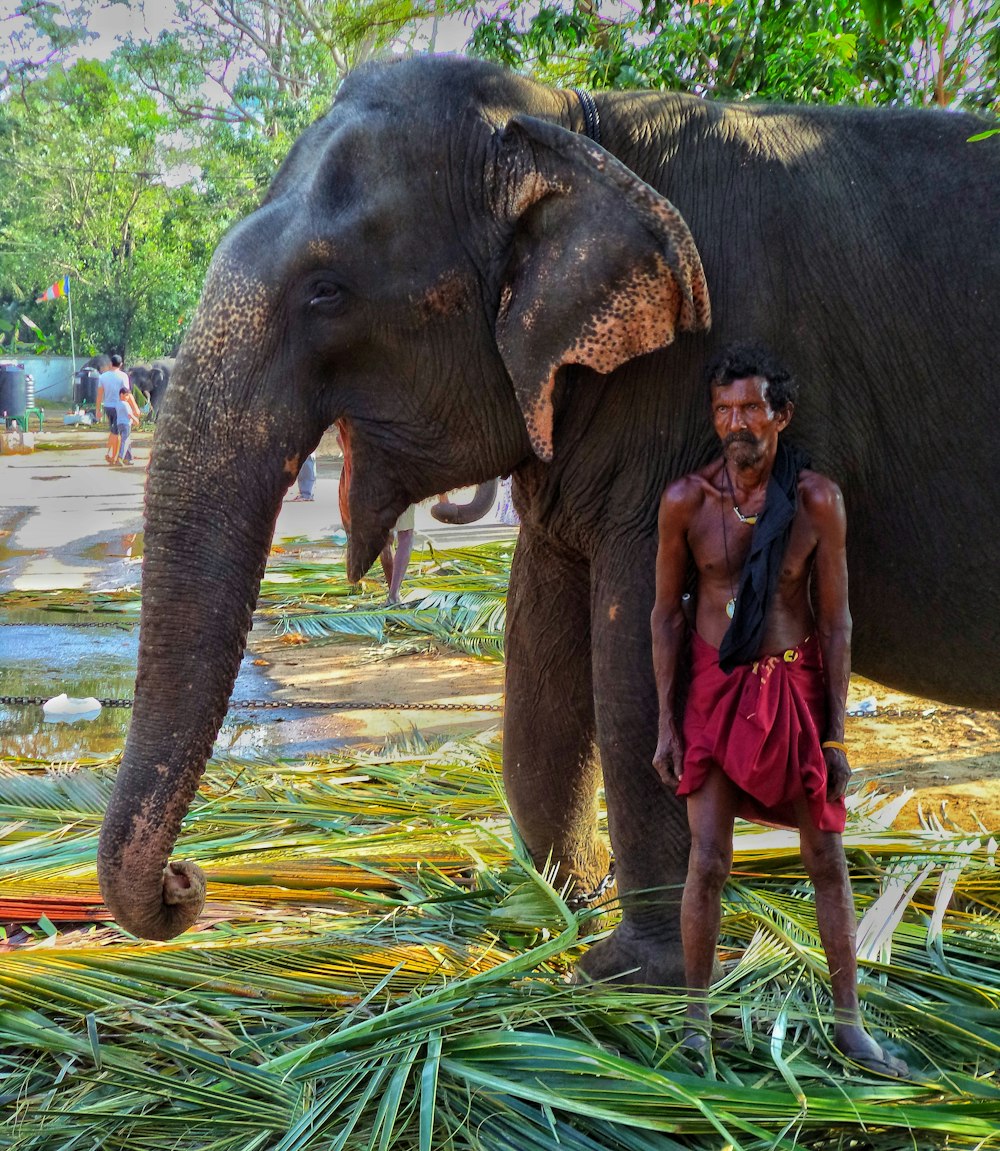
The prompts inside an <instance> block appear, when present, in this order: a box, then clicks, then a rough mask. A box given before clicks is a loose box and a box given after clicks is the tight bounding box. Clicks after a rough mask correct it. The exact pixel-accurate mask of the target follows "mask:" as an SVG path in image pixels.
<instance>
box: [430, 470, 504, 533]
mask: <svg viewBox="0 0 1000 1151" xmlns="http://www.w3.org/2000/svg"><path fill="white" fill-rule="evenodd" d="M496 495H497V480H496V479H495V478H494V479H492V480H486V481H485V482H484V483H481V484H479V485H477V487H476V494H475V495H474V496H473V497H472V499H471V500H469V502H468V503H465V504H453V503H451V501H450V500H438V502H437V503H436V504H434V505H433V506H432V507H431V515H432V516H433V517H434V518H435V519H436V520H439V521H440V522H441V523H443V524H471V523H475V521H476V520H481V519H482V518H483V516H484V515H486V513H487V512H488V511H489V510H490V508H491V507H493V501H494V500H495V499H496Z"/></svg>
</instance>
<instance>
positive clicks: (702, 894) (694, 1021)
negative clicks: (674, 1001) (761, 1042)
mask: <svg viewBox="0 0 1000 1151" xmlns="http://www.w3.org/2000/svg"><path fill="white" fill-rule="evenodd" d="M738 801H739V791H738V789H737V788H736V786H735V785H734V784H733V783H732V781H731V780H730V779H729V778H728V776H727V775H726V774H725V772H724V771H723V770H722V768H721V767H713V768H712V769H711V771H710V772H709V774H708V777H707V778H706V780H705V782H704V783H703V784H702V786H701V787H700V788H698V790H697V791H696V792H693V793H692V794H691V795H689V796H688V797H687V817H688V826H689V827H690V829H691V854H690V856H689V860H688V874H687V881H686V882H685V884H684V895H683V897H682V899H681V941H682V943H683V946H684V975H685V980H686V982H687V986H688V992H689V994H690V996H691V1000H690V1003H689V1005H688V1010H687V1037H686V1040H685V1042H686V1044H687V1045H688V1046H690V1047H695V1048H703V1047H706V1046H707V1044H708V1037H709V1034H710V1032H711V1021H710V1019H709V1012H708V988H709V985H710V984H711V982H712V970H713V968H714V966H715V949H716V944H717V943H718V940H719V928H720V926H721V923H722V889H723V887H724V886H725V883H726V880H727V879H728V878H729V873H730V871H731V870H732V866H733V822H734V820H735V818H736V807H737V803H738Z"/></svg>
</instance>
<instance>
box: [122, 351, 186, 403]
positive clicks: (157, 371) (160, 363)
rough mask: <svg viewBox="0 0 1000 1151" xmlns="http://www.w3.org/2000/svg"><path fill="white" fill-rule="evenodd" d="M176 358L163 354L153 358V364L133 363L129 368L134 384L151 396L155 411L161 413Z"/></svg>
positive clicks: (150, 400)
mask: <svg viewBox="0 0 1000 1151" xmlns="http://www.w3.org/2000/svg"><path fill="white" fill-rule="evenodd" d="M175 363H176V360H174V359H173V358H172V357H170V356H163V357H161V358H160V359H158V360H153V362H152V363H151V364H133V365H132V366H131V367H130V368H129V369H128V375H129V379H130V380H131V381H132V386H133V387H137V388H139V390H140V391H142V392H144V393H145V394H146V395H147V396H148V397H149V402H150V404H152V406H153V411H154V412H156V413H157V415H159V412H160V407H161V405H162V404H163V397H164V394H165V393H166V390H167V385H168V384H169V383H170V376H171V373H172V372H173V370H174V365H175Z"/></svg>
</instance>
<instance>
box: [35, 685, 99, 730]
mask: <svg viewBox="0 0 1000 1151" xmlns="http://www.w3.org/2000/svg"><path fill="white" fill-rule="evenodd" d="M42 711H43V712H44V713H45V722H46V723H76V722H77V721H78V720H81V719H97V717H98V716H99V715H100V714H101V703H100V700H97V699H94V697H93V696H92V695H89V696H87V698H86V699H77V698H75V697H74V696H70V695H67V694H66V693H65V692H63V693H62V695H57V696H55V697H54V698H53V699H49V700H46V701H45V703H43V704H42Z"/></svg>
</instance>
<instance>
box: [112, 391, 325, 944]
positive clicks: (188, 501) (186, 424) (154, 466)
mask: <svg viewBox="0 0 1000 1151" xmlns="http://www.w3.org/2000/svg"><path fill="white" fill-rule="evenodd" d="M172 399H176V400H181V401H182V400H183V397H182V396H179V395H175V396H173V397H172ZM195 411H197V409H195ZM177 413H178V405H175V404H173V403H168V405H167V409H166V418H165V419H164V421H163V423H162V424H161V428H160V432H159V433H158V436H157V441H156V444H155V446H154V449H153V460H152V463H151V466H150V474H149V479H148V483H147V489H146V541H145V558H144V561H143V578H142V615H141V619H140V633H139V664H138V674H137V678H136V687H135V704H134V709H133V713H132V722H131V725H130V727H129V733H128V739H127V741H126V745H125V752H124V756H123V760H122V764H121V768H120V769H119V772H118V777H117V780H116V782H115V788H114V793H113V795H112V798H111V802H110V804H109V806H108V810H107V813H106V816H105V819H104V824H103V826H102V829H101V837H100V844H99V849H98V877H99V879H100V885H101V893H102V895H103V897H104V899H105V901H106V903H107V905H108V907H109V908H110V910H111V913H112V915H113V916H114V918H115V919H116V920H117V922H118V923H119V924H120V925H121V926H122V927H124V928H126V929H127V930H129V931H131V932H133V933H134V934H136V935H138V936H142V937H145V938H149V939H169V938H171V937H172V936H174V935H177V934H179V933H180V932H182V931H184V930H185V929H186V928H187V927H189V926H190V925H191V924H192V923H193V922H194V921H195V919H197V917H198V914H199V913H200V911H201V908H202V905H203V903H204V898H205V880H204V875H203V874H202V872H201V870H200V869H199V868H197V867H195V866H194V865H193V864H190V863H183V862H173V863H171V862H168V861H169V856H170V852H171V850H172V849H173V845H174V843H175V841H176V839H177V836H178V834H179V832H180V829H181V823H182V820H183V819H184V817H185V815H186V814H187V811H188V807H189V806H190V804H191V802H192V800H193V799H194V796H195V793H196V791H197V788H198V782H199V780H200V778H201V775H202V773H203V771H204V768H205V764H206V762H207V760H208V757H209V755H210V754H211V751H212V747H213V745H214V742H215V738H216V736H217V734H218V731H219V728H220V727H221V725H222V721H223V719H224V718H225V714H226V710H227V705H228V700H229V696H230V694H231V692H232V689H233V685H234V683H235V681H236V675H237V672H238V670H239V665H240V660H241V658H242V653H243V647H244V644H245V641H246V636H247V632H248V631H249V628H250V624H251V621H252V616H253V609H254V605H255V603H256V599H257V594H258V591H259V588H260V580H261V577H262V575H263V572H264V565H265V563H266V560H267V554H268V550H269V546H270V541H271V536H272V534H273V530H274V522H275V518H276V515H277V512H278V510H279V507H280V503H281V497H282V494H283V492H284V491H285V490H286V489H287V487H288V485H289V483H290V482H291V480H292V479H293V478H294V475H295V473H296V471H297V465H298V460H299V459H302V458H304V455H303V454H302V451H307V450H308V449H306V448H303V449H300V450H297V451H293V449H292V448H290V447H289V445H287V444H286V443H282V442H281V441H280V439H279V436H278V434H277V433H276V432H274V431H273V430H271V429H269V428H268V427H267V421H266V420H261V419H260V418H258V419H257V420H256V421H244V423H243V424H242V425H241V426H237V427H236V428H235V429H233V430H232V431H231V432H230V434H229V435H226V434H225V432H224V431H223V430H222V428H221V427H220V423H215V424H211V425H208V424H206V421H204V420H201V419H198V418H191V416H190V414H188V415H186V416H185V418H184V419H181V418H180V417H179V416H178V414H177ZM250 425H252V426H250ZM317 438H318V434H317ZM237 461H239V462H238V463H237ZM219 509H224V514H220V511H219Z"/></svg>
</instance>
